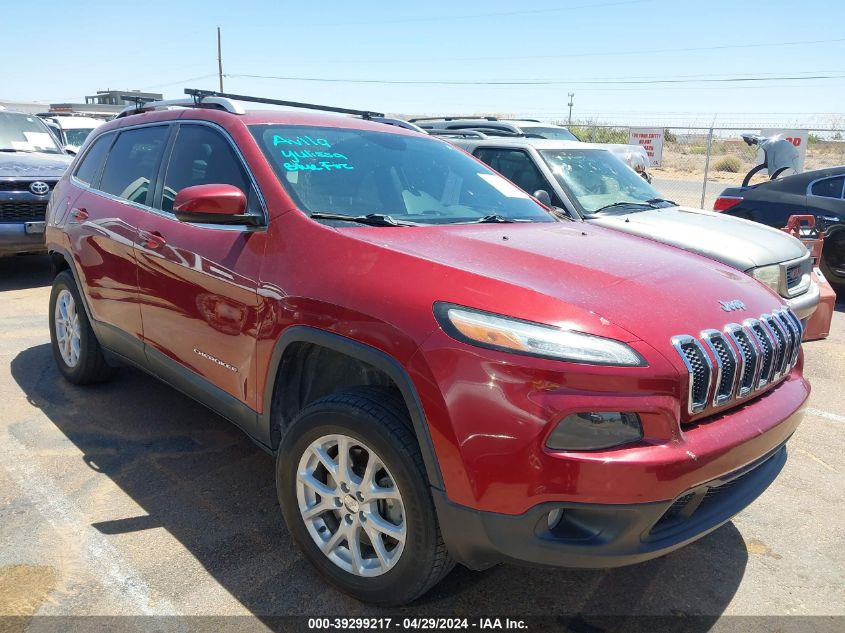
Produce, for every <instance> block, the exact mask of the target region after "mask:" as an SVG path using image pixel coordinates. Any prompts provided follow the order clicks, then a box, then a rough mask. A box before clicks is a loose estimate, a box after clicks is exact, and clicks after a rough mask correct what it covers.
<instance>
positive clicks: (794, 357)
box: [777, 310, 801, 367]
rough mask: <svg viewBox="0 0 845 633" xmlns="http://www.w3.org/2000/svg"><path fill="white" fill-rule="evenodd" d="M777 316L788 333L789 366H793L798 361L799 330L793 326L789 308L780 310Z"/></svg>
mask: <svg viewBox="0 0 845 633" xmlns="http://www.w3.org/2000/svg"><path fill="white" fill-rule="evenodd" d="M777 316H778V318H779V319H780V322H781V323H782V324H783V326H784V329H785V330H786V331H787V332H788V333H789V341H790V344H789V366H790V367H793V366H794V365H795V363H796V362H797V361H798V352H799V351H800V348H801V331H800V329H799V328H798V327H796V326H795V323H794V322H793V320H792V318H791V316H790V314H789V310H780V311H779V312H778V313H777Z"/></svg>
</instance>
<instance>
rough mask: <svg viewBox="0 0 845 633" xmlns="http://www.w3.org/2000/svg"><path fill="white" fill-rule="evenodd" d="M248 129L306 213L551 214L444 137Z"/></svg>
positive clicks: (452, 219) (409, 218)
mask: <svg viewBox="0 0 845 633" xmlns="http://www.w3.org/2000/svg"><path fill="white" fill-rule="evenodd" d="M250 129H251V131H252V133H253V135H254V136H255V138H256V140H257V141H258V144H259V145H260V146H261V148H262V150H263V151H264V153H265V155H266V156H267V158H268V159H269V160H270V164H271V165H272V166H273V169H274V170H275V171H276V174H277V175H278V177H279V180H280V181H281V183H282V185H283V186H284V187H285V189H286V190H287V192H288V193H289V195H290V196H291V197H292V198H293V200H294V202H295V203H296V204H297V206H298V207H299V208H300V209H301V210H302V211H304V212H305V213H308V214H309V215H310V214H313V213H316V212H320V213H335V214H342V215H349V216H364V215H369V214H379V215H389V216H391V217H392V218H395V219H397V220H402V221H404V222H414V223H419V224H457V223H468V222H478V221H483V220H484V219H485V218H487V217H489V216H496V217H497V218H498V219H504V220H512V221H520V220H521V221H533V222H554V221H555V220H554V218H553V217H552V216H551V215H550V214H549V213H548V212H546V211H545V209H543V207H541V206H540V205H538V204H537V203H536V202H534V201H533V200H532V199H531V198H530V197H529V196H528V195H527V194H526V193H525V192H523V191H521V190H520V189H518V188H517V187H515V186H514V185H513V184H512V183H510V182H508V181H507V180H505V179H504V178H502V177H501V176H499V175H498V174H494V173H493V172H491V171H490V170H489V169H487V168H486V167H484V166H483V165H482V164H480V163H479V162H478V161H476V160H474V159H472V158H471V157H470V156H467V155H466V154H465V153H463V152H462V151H461V150H459V149H457V148H455V147H453V146H451V145H449V144H448V143H445V142H443V141H439V140H436V139H432V138H427V137H423V136H409V135H404V134H396V133H392V132H373V131H369V130H355V129H348V128H342V129H341V128H328V127H305V126H287V125H254V126H251V127H250Z"/></svg>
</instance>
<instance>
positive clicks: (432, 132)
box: [426, 129, 489, 139]
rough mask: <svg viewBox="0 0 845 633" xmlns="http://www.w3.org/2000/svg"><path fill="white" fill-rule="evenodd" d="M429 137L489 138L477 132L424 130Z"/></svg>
mask: <svg viewBox="0 0 845 633" xmlns="http://www.w3.org/2000/svg"><path fill="white" fill-rule="evenodd" d="M426 132H428V133H429V134H430V135H431V136H459V137H461V138H477V139H485V138H489V137H488V136H487V135H486V134H485V133H484V132H481V131H479V130H440V129H436V130H426Z"/></svg>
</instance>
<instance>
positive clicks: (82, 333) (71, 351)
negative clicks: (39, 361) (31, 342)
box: [50, 270, 117, 385]
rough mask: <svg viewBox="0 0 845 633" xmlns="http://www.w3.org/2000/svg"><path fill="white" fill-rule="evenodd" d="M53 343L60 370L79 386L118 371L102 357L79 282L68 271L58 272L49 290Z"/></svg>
mask: <svg viewBox="0 0 845 633" xmlns="http://www.w3.org/2000/svg"><path fill="white" fill-rule="evenodd" d="M50 344H51V347H52V348H53V358H54V359H55V361H56V366H57V367H58V368H59V372H60V373H61V374H62V376H64V377H65V379H67V380H68V381H70V382H72V383H74V384H76V385H85V384H89V383H93V382H103V381H106V380H109V379H110V378H112V377H113V376H114V375H115V373H116V372H117V368H115V367H112V366H111V365H109V364H108V363H107V362H106V359H105V357H104V356H103V350H102V348H101V347H100V343H99V341H97V337H96V336H95V335H94V330H93V329H92V328H91V323H90V321H88V315H87V314H86V312H85V306H84V305H83V303H82V300H81V298H80V296H79V290H78V289H77V287H76V281H75V280H74V278H73V275H72V274H71V273H70V271H67V270H64V271H62V272H60V273H59V274H58V275H56V278H55V279H54V280H53V289H52V291H51V293H50Z"/></svg>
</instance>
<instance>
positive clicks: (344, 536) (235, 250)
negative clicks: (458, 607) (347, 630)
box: [27, 90, 811, 605]
mask: <svg viewBox="0 0 845 633" xmlns="http://www.w3.org/2000/svg"><path fill="white" fill-rule="evenodd" d="M186 92H188V94H189V95H190V97H189V98H187V99H185V100H182V101H180V102H173V101H169V102H162V103H150V104H144V105H140V104H139V105H138V106H136V107H132V108H128V109H127V110H126V111H125V112H124V113H122V115H121V116H119V117H118V118H117V119H116V120H114V121H111V122H109V123H107V124H106V125H103V126H101V127H99V128H97V129H96V130H94V131H93V132H92V134H91V136H90V137H89V139H88V140H87V141H86V143H85V144H84V146H83V147H82V149H81V151H80V153H79V155H78V156H77V157H76V158H75V159H74V162H73V164H72V165H71V167H70V168H69V169H68V170H67V171H66V172H65V173H64V175H63V176H62V178H61V180H60V181H59V183H58V184H57V185H56V186H55V189H54V191H53V193H52V196H51V198H50V202H49V206H48V210H47V222H46V246H47V249H48V251H49V253H50V257H51V260H52V263H53V267H54V270H55V272H56V276H55V279H54V282H53V288H52V292H51V297H50V305H49V315H50V332H51V343H52V349H53V356H54V358H55V361H56V365H57V367H58V370H59V372H60V373H61V374H62V375H63V376H64V377H65V378H66V379H67V380H68V381H70V382H72V383H76V384H80V385H81V384H86V383H92V382H98V381H104V380H108V379H109V378H111V377H112V376H113V375H114V373H115V372H116V371H117V368H118V367H119V366H120V365H124V364H128V365H134V366H138V367H141V368H143V369H145V370H146V371H148V372H150V373H151V374H153V375H155V376H158V377H160V378H161V379H162V380H164V381H165V382H167V383H169V384H171V385H173V386H174V387H176V388H178V389H180V390H181V391H182V392H184V393H186V394H188V395H190V396H191V397H193V398H195V399H196V400H197V401H199V402H201V403H203V404H204V405H206V406H207V407H208V408H210V409H211V410H213V411H216V412H217V413H219V414H220V415H222V416H224V417H225V418H227V419H229V420H230V421H232V422H233V423H235V424H237V425H238V426H239V427H240V428H241V429H243V431H244V432H245V433H247V435H249V436H250V437H251V438H252V439H253V441H255V442H256V443H257V444H258V445H259V446H261V447H263V448H264V449H265V450H267V451H268V452H269V453H271V454H273V455H274V456H275V459H276V483H277V492H278V499H279V504H280V506H281V509H282V514H283V516H284V520H285V522H286V524H287V526H288V529H289V531H290V534H291V536H292V538H293V541H294V542H295V543H296V544H297V545H298V547H299V548H300V549H301V551H302V552H303V554H304V556H305V557H306V558H307V559H308V560H309V561H310V562H311V563H312V564H313V565H314V567H315V568H316V569H317V570H318V571H319V573H320V574H322V575H323V576H324V577H325V578H326V579H327V580H328V581H329V582H330V583H332V584H334V585H335V586H337V587H338V588H340V589H341V590H343V591H345V592H347V593H349V594H351V595H353V596H355V597H357V598H358V599H361V600H365V601H369V602H372V603H376V604H384V605H394V604H404V603H407V602H409V601H411V600H414V599H415V598H417V597H418V596H420V595H422V594H423V593H425V592H426V591H427V590H428V589H429V588H430V587H432V586H433V585H434V584H436V583H437V582H438V581H439V580H440V579H442V578H443V577H444V576H445V574H447V573H448V572H449V570H450V569H451V568H452V566H453V565H454V564H455V563H461V564H464V565H466V566H468V567H470V568H472V569H484V568H487V567H490V566H491V565H494V564H496V563H498V562H502V561H510V562H523V563H529V564H542V565H552V566H565V567H613V566H619V565H626V564H632V563H637V562H640V561H644V560H648V559H651V558H654V557H656V556H660V555H662V554H665V553H667V552H670V551H673V550H675V549H677V548H679V547H682V546H684V545H686V544H688V543H690V542H692V541H694V540H696V539H698V538H700V537H702V536H704V535H705V534H707V533H709V532H711V531H713V530H715V529H716V528H717V527H719V526H720V525H722V524H723V523H725V522H726V521H728V520H729V519H730V518H731V517H732V516H733V515H735V514H736V513H737V512H739V511H740V510H742V509H743V508H744V507H746V506H747V505H748V504H749V503H751V502H752V501H753V500H754V499H755V498H756V497H757V496H758V495H760V494H761V493H762V492H763V491H764V490H765V489H766V488H767V487H768V486H769V485H770V484H771V482H772V481H773V480H774V479H775V478H776V477H777V475H778V473H779V472H780V470H781V469H782V467H783V465H784V463H785V460H786V443H787V441H788V440H789V438H790V436H791V435H792V433H793V432H794V431H795V429H796V428H797V426H798V424H799V423H800V421H801V418H802V415H803V408H804V405H805V402H806V400H807V397H808V395H809V391H810V387H809V384H808V383H807V381H806V380H805V379H804V377H803V374H802V367H803V356H802V351H801V339H802V334H803V326H802V321H801V318H800V317H799V315H798V314H797V313H796V310H801V309H802V307H801V306H800V305H798V304H797V303H796V301H795V299H796V298H795V297H792V296H789V291H790V290H792V291H795V289H796V288H799V287H803V285H806V279H805V273H806V264H805V254H804V252H803V251H800V249H799V246H800V244H797V242H795V241H794V240H793V238H791V237H789V236H786V235H781V234H779V233H774V232H772V231H771V230H769V229H767V228H765V227H761V226H759V225H755V224H752V223H750V222H747V221H743V220H739V219H735V218H728V217H724V216H720V215H718V214H714V213H708V212H702V211H700V210H694V209H682V208H678V207H677V206H676V205H674V204H673V203H671V202H670V201H667V200H664V199H662V198H661V197H660V195H659V194H658V193H657V192H656V191H655V190H654V189H653V188H651V187H650V186H649V185H648V183H646V182H645V180H643V179H642V178H639V177H638V176H637V175H636V174H635V173H634V172H633V171H631V170H630V169H629V168H628V167H626V166H625V165H623V164H622V163H621V162H620V161H619V160H618V159H617V158H615V157H614V156H613V155H612V154H611V153H610V152H609V151H607V150H605V149H602V148H599V147H593V146H590V145H588V144H581V143H576V142H573V141H571V140H566V139H564V140H554V139H552V140H549V139H545V140H543V139H536V138H532V137H530V136H522V137H500V138H486V139H485V138H480V137H476V138H475V139H474V140H471V139H463V140H460V139H459V138H457V137H449V140H448V141H447V140H445V139H444V138H438V137H436V136H432V135H429V134H421V133H419V132H417V131H415V130H413V129H403V128H407V126H406V125H394V126H387V125H385V124H384V123H383V122H379V120H383V119H379V115H378V114H377V113H373V112H365V111H352V110H349V109H339V110H337V111H338V112H342V113H345V114H346V115H352V116H343V117H341V116H336V115H333V114H326V113H314V112H308V113H301V112H292V111H289V110H287V111H286V110H273V111H248V110H245V109H244V107H243V105H242V102H244V101H246V102H250V101H251V102H259V103H268V104H273V105H283V106H297V105H299V106H302V105H303V104H292V103H290V102H282V101H278V100H272V99H261V98H252V97H245V96H238V97H237V99H238V100H237V101H236V100H234V99H233V98H234V95H226V94H223V93H212V92H207V91H197V90H189V91H186ZM230 97H231V98H230ZM175 106H180V108H179V109H177V110H174V107H175ZM322 109H323V110H328V111H329V112H331V111H332V110H333V109H332V108H328V107H323V108H322ZM385 122H388V121H386V120H385ZM420 123H422V122H420ZM409 125H415V124H409ZM27 138H28V137H27ZM468 152H470V153H472V154H473V155H474V157H473V156H471V155H470V154H469V153H468ZM487 163H489V165H490V166H488V164H487ZM495 170H498V172H497V171H495ZM502 173H504V174H508V175H509V177H510V178H512V180H513V182H512V181H511V180H508V179H506V178H505V177H504V176H503V175H502ZM531 194H534V195H533V196H532V195H531ZM538 198H540V199H542V200H543V202H542V203H541V202H540V201H539V200H538ZM552 207H559V208H558V209H554V208H552ZM718 227H726V228H724V229H720V228H718ZM702 236H703V237H702ZM646 238H647V239H646ZM719 240H723V241H731V243H732V244H733V248H734V249H736V251H737V252H738V253H737V254H733V255H732V254H730V252H729V249H728V250H726V249H724V248H722V245H721V244H719V243H718V242H719ZM660 242H664V243H660ZM751 243H755V244H756V243H765V244H767V245H768V247H767V249H759V248H757V247H752V244H751ZM763 250H768V251H771V253H768V252H767V253H763V252H761V251H763ZM702 253H703V254H706V255H707V257H705V256H703V255H702ZM725 262H727V264H726V263H725ZM767 268H768V269H771V270H770V271H769V272H766V273H763V272H761V271H762V270H766V269H767ZM772 270H773V271H774V272H771V271H772ZM746 272H747V273H748V274H745V273H746ZM781 272H784V274H786V277H785V278H782V277H781ZM759 281H762V282H764V283H759ZM782 281H783V283H784V284H785V285H784V287H783V288H781V282H782ZM777 291H782V294H779V293H778V292H777ZM804 291H805V292H811V291H810V289H809V288H805V289H804ZM789 302H792V306H793V307H794V308H795V310H794V309H792V307H790V303H789ZM92 397H96V392H92Z"/></svg>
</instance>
